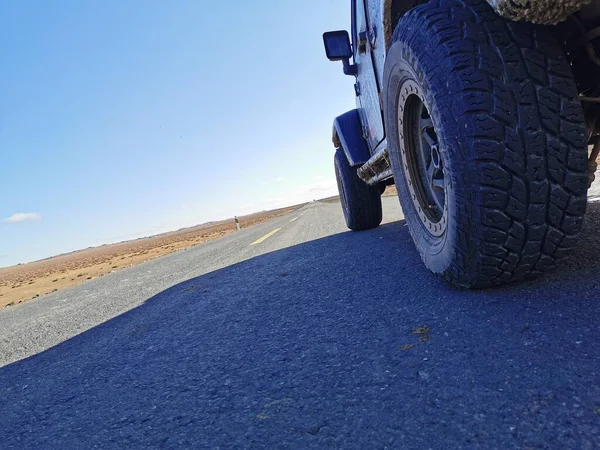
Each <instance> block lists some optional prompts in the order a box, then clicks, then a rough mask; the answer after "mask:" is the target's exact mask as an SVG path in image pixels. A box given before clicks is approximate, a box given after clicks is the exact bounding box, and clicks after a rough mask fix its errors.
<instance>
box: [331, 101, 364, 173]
mask: <svg viewBox="0 0 600 450" xmlns="http://www.w3.org/2000/svg"><path fill="white" fill-rule="evenodd" d="M332 141H333V145H334V146H335V147H336V148H338V147H342V148H343V149H344V153H345V154H346V158H348V162H349V163H350V165H351V166H352V167H355V166H360V165H362V164H364V163H365V162H367V160H368V159H369V158H370V157H371V153H370V152H369V146H368V145H367V141H366V140H365V138H364V137H363V134H362V125H361V122H360V117H359V115H358V109H352V110H350V111H348V112H345V113H344V114H342V115H341V116H337V117H336V118H335V120H334V121H333V138H332Z"/></svg>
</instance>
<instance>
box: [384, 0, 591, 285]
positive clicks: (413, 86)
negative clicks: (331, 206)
mask: <svg viewBox="0 0 600 450" xmlns="http://www.w3.org/2000/svg"><path fill="white" fill-rule="evenodd" d="M383 86H384V92H385V98H384V117H385V125H386V131H387V139H388V145H389V152H390V160H391V164H392V170H393V173H394V179H395V182H396V186H397V188H398V195H399V197H400V201H401V204H402V208H403V211H404V215H405V218H406V221H407V224H408V228H409V230H410V233H411V235H412V237H413V240H414V242H415V244H416V246H417V249H418V251H419V253H420V255H421V258H422V259H423V261H424V262H425V265H426V266H427V267H428V268H429V269H430V270H431V271H433V272H434V273H436V274H439V275H440V276H442V277H443V278H445V279H446V280H448V281H450V282H451V283H453V284H455V285H458V286H461V287H486V286H490V285H495V284H500V283H503V282H506V281H513V280H518V279H522V278H525V277H528V276H533V275H537V274H539V273H541V272H543V271H544V270H547V269H550V268H553V267H554V266H556V264H557V263H558V262H559V261H560V260H561V259H563V258H564V257H566V256H567V255H568V253H569V252H570V250H571V249H572V248H573V247H574V246H575V243H576V241H577V237H578V235H579V232H580V228H581V223H582V218H583V215H584V213H585V207H586V190H587V176H586V170H587V169H586V167H587V149H586V140H585V126H584V121H583V115H582V111H581V105H580V104H579V102H578V101H577V95H578V92H577V89H576V86H575V82H574V80H573V76H572V73H571V70H570V67H569V63H568V61H567V59H566V57H565V54H564V51H563V50H562V49H561V47H560V45H559V44H558V42H557V41H556V40H555V39H554V38H553V37H552V36H551V34H550V33H549V31H548V29H547V28H545V27H541V26H535V25H531V24H526V23H516V22H509V21H507V20H505V19H502V18H500V17H498V16H497V15H496V14H495V13H494V11H493V10H492V8H491V7H490V6H489V5H488V4H487V3H486V2H485V1H483V0H465V1H461V2H459V1H457V0H433V1H430V2H428V3H425V4H422V5H420V6H417V7H416V8H414V9H413V10H411V11H410V12H409V13H407V14H406V15H405V16H404V17H403V18H402V19H401V20H400V22H399V24H398V26H397V28H396V30H395V32H394V35H393V38H392V42H391V44H390V48H389V50H388V54H387V58H386V64H385V71H384V83H383Z"/></svg>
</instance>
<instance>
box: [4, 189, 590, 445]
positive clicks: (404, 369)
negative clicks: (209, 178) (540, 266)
mask: <svg viewBox="0 0 600 450" xmlns="http://www.w3.org/2000/svg"><path fill="white" fill-rule="evenodd" d="M599 194H600V192H599V189H598V187H597V186H596V187H595V190H594V189H592V191H591V193H590V195H591V197H592V200H591V202H590V204H589V207H588V211H589V212H588V215H587V218H586V223H585V230H584V233H583V236H582V238H581V241H580V244H579V246H578V249H577V251H576V253H575V255H574V256H573V257H572V258H571V259H570V260H569V261H568V263H566V264H565V265H564V266H563V267H561V268H560V269H559V270H556V271H554V272H552V273H551V274H548V275H546V276H545V277H543V278H540V279H537V280H534V281H529V282H524V283H520V284H514V285H508V286H504V287H501V288H496V289H491V290H483V291H463V290H458V289H454V288H452V287H449V286H448V285H446V284H444V283H443V282H442V281H440V280H439V279H438V278H436V277H435V276H433V275H432V274H430V273H429V272H428V271H427V270H426V269H425V268H424V266H423V264H422V263H421V261H420V259H419V256H418V254H417V252H416V250H415V248H414V246H413V243H412V241H411V239H410V236H409V233H408V230H407V228H406V226H405V223H404V220H402V213H401V210H400V207H399V205H398V201H397V199H396V198H393V197H389V198H384V223H383V224H382V226H380V227H379V228H377V229H374V230H370V231H364V232H359V233H354V232H350V231H347V230H346V228H345V225H344V222H343V217H342V214H341V210H340V205H339V203H323V202H313V203H310V204H308V205H307V206H305V207H303V208H302V209H300V210H298V211H296V212H294V213H292V214H289V215H287V216H283V217H279V218H276V219H274V220H272V221H270V222H267V223H264V224H261V225H257V226H255V227H252V228H249V229H245V230H242V231H241V232H239V233H235V234H231V235H228V236H225V237H223V238H221V239H218V240H215V241H212V242H208V243H205V244H201V245H198V246H196V247H193V248H190V249H188V250H186V251H181V252H178V253H175V254H171V255H168V256H164V257H161V258H159V259H155V260H152V261H148V262H146V263H142V264H140V265H138V266H135V267H131V268H128V269H124V270H121V271H118V272H114V273H112V274H110V275H107V276H105V277H102V278H99V279H95V280H91V281H89V282H87V283H85V284H82V285H79V286H75V287H72V288H68V289H65V290H64V291H61V292H57V293H55V294H51V295H48V296H45V297H42V298H40V299H38V300H35V301H31V302H28V303H25V304H22V305H19V306H16V307H11V308H6V309H4V310H2V311H0V366H1V367H0V448H2V449H12V448H31V449H46V448H74V449H82V448H157V447H161V448H302V449H305V448H345V449H346V448H357V449H367V448H402V449H412V448H415V449H428V448H431V449H454V448H502V449H509V448H519V449H523V448H557V449H565V448H581V449H592V448H599V447H600V359H599V356H600V339H599V338H600V329H599V325H598V324H599V318H600V281H598V277H597V276H596V275H597V271H598V269H599V268H600V261H599V260H598V254H599V252H600V240H599V239H598V238H597V236H596V230H598V229H600V202H596V200H597V199H598V197H600V195H599ZM274 230H277V231H275V232H273V231H274ZM267 234H269V236H268V237H267V238H265V239H262V240H261V238H263V237H264V236H266V235H267ZM252 244H254V245H252Z"/></svg>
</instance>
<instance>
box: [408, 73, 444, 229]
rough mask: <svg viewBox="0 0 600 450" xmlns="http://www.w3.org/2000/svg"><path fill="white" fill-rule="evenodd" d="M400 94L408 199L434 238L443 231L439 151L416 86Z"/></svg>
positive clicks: (441, 171)
mask: <svg viewBox="0 0 600 450" xmlns="http://www.w3.org/2000/svg"><path fill="white" fill-rule="evenodd" d="M407 84H408V86H406V85H405V86H404V87H403V89H402V90H401V93H400V98H399V101H398V121H399V125H400V126H399V128H398V130H399V133H401V135H400V136H399V137H400V144H401V145H400V147H401V149H402V163H403V165H404V173H405V174H406V178H407V184H408V188H409V191H410V194H411V199H412V201H413V204H414V206H415V209H416V211H417V213H418V216H419V218H420V219H421V222H422V223H423V225H424V226H425V228H426V229H427V230H428V231H429V232H430V233H431V234H432V235H434V236H441V235H443V234H444V232H445V231H446V217H447V186H446V174H445V170H444V160H443V157H442V149H441V147H440V142H439V140H438V135H437V133H436V130H435V126H434V124H433V120H432V118H431V115H430V113H429V110H428V109H427V106H426V105H425V103H424V101H423V97H422V96H421V94H420V92H419V89H418V87H417V86H416V84H415V83H414V82H408V83H407Z"/></svg>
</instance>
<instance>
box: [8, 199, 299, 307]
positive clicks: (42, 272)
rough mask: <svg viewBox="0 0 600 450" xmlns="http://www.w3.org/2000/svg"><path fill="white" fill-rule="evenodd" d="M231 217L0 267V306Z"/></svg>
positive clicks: (244, 223)
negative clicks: (26, 262)
mask: <svg viewBox="0 0 600 450" xmlns="http://www.w3.org/2000/svg"><path fill="white" fill-rule="evenodd" d="M301 206H302V205H297V206H292V207H289V208H282V209H277V210H273V211H266V212H261V213H256V214H251V215H248V216H243V217H240V218H239V221H240V225H241V227H242V228H246V227H249V226H252V225H256V224H258V223H261V222H265V221H267V220H269V219H272V218H274V217H278V216H281V215H284V214H287V213H289V212H292V211H294V210H296V209H298V208H299V207H301ZM235 229H236V228H235V223H234V221H233V219H231V220H226V221H222V222H214V223H209V224H204V225H198V226H196V227H192V228H184V229H181V230H178V231H172V232H169V233H164V234H159V235H156V236H151V237H147V238H140V239H136V240H133V241H126V242H121V243H118V244H110V245H103V246H101V247H94V248H89V249H86V250H79V251H76V252H73V253H68V254H65V255H59V256H55V257H52V258H48V259H44V260H41V261H36V262H32V263H28V264H22V265H18V266H12V267H5V268H1V269H0V308H3V307H5V306H12V305H15V304H17V303H22V302H23V301H26V300H29V299H32V298H37V297H39V296H41V295H44V294H49V293H51V292H56V291H58V290H60V289H63V288H65V287H68V286H73V285H75V284H79V283H82V282H84V281H86V280H91V279H93V278H97V277H101V276H103V275H106V274H107V273H110V272H113V271H115V270H119V269H122V268H124V267H130V266H133V265H135V264H138V263H140V262H143V261H147V260H149V259H153V258H156V257H158V256H162V255H166V254H168V253H173V252H175V251H177V250H182V249H186V248H188V247H191V246H193V245H196V244H199V243H201V242H206V241H209V240H211V239H216V238H218V237H221V236H224V235H226V234H229V233H231V232H234V231H235Z"/></svg>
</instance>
